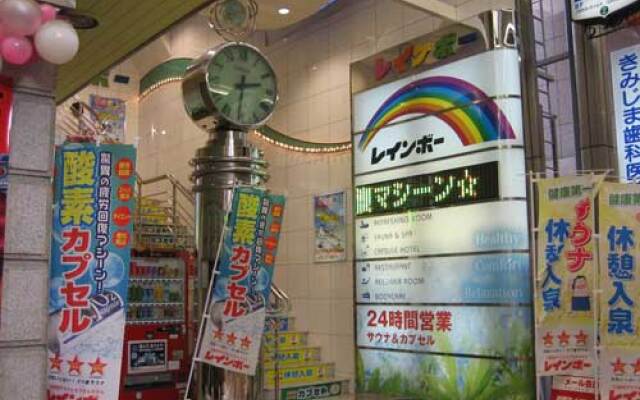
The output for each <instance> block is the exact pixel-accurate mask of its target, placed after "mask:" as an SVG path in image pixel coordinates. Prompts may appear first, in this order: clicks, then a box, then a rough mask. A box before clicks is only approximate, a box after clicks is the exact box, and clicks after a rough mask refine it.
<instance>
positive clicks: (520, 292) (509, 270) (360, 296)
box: [356, 253, 531, 304]
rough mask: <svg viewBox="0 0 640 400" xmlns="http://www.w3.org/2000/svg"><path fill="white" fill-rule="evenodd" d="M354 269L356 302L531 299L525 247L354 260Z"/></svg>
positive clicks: (482, 301)
mask: <svg viewBox="0 0 640 400" xmlns="http://www.w3.org/2000/svg"><path fill="white" fill-rule="evenodd" d="M452 268H455V274H452V273H451V270H452ZM356 270H357V271H358V273H357V275H358V277H359V279H358V281H357V282H356V299H357V301H358V303H360V304H365V303H419V304H426V303H431V304H443V303H458V304H486V303H495V304H518V303H529V302H530V301H531V290H530V280H531V278H530V276H529V254H527V253H511V254H479V255H472V256H447V257H428V258H408V259H407V258H405V259H395V260H378V261H358V262H357V263H356Z"/></svg>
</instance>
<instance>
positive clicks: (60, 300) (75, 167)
mask: <svg viewBox="0 0 640 400" xmlns="http://www.w3.org/2000/svg"><path fill="white" fill-rule="evenodd" d="M135 159H136V153H135V149H134V148H133V146H128V145H120V144H118V145H102V146H96V145H95V144H93V143H82V144H80V143H78V144H74V143H68V144H64V145H63V146H62V147H60V148H58V149H57V151H56V160H55V162H56V164H55V165H56V167H55V170H56V175H55V181H54V210H53V232H52V235H53V238H52V246H51V266H50V284H49V286H50V292H49V333H48V338H47V349H48V357H47V358H48V381H49V383H48V396H49V398H50V399H66V398H76V399H78V398H84V399H96V400H115V399H117V398H118V393H119V390H120V368H121V363H122V350H123V340H124V324H125V310H126V308H127V304H126V301H127V286H128V278H129V258H130V253H131V241H132V226H133V221H132V216H133V214H134V211H135V198H134V196H133V188H134V186H135Z"/></svg>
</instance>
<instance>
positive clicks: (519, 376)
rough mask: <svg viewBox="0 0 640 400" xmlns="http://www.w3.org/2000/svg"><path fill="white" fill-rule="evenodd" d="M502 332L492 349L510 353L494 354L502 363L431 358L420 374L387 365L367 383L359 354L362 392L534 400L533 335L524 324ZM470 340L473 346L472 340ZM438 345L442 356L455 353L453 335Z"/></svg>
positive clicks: (428, 399)
mask: <svg viewBox="0 0 640 400" xmlns="http://www.w3.org/2000/svg"><path fill="white" fill-rule="evenodd" d="M496 331H498V332H501V333H502V334H496V335H495V336H494V337H493V345H492V346H491V347H492V348H493V349H497V348H501V349H506V350H505V351H503V352H502V354H500V352H498V351H492V352H490V353H492V354H495V355H496V356H498V357H503V358H502V359H481V358H469V359H460V358H456V357H448V356H426V357H424V358H423V359H422V360H421V362H420V364H419V371H418V372H417V374H415V375H413V374H407V373H406V372H403V371H402V369H401V368H398V366H397V365H391V363H390V362H388V361H385V362H384V363H383V365H382V366H381V367H379V368H375V369H374V370H372V371H370V375H369V377H368V379H367V377H366V376H365V375H366V373H365V366H364V361H363V358H362V354H361V353H360V352H358V355H357V367H356V368H357V380H358V384H357V387H358V391H359V392H367V393H378V394H384V395H392V396H404V397H409V398H414V399H420V400H423V399H424V400H432V399H433V400H436V399H437V400H496V399H501V400H503V399H504V400H532V399H533V398H534V367H533V361H532V344H531V336H530V331H529V330H528V329H526V327H525V326H523V325H522V323H520V322H514V323H512V325H511V326H510V327H509V329H505V330H502V329H498V330H496ZM467 339H468V338H467ZM468 340H469V341H468V343H471V341H470V340H471V339H468ZM436 341H437V342H438V343H439V346H438V351H439V352H442V353H454V351H453V348H452V345H451V341H450V340H449V338H448V337H446V336H444V335H439V336H438V337H437V338H436ZM505 345H506V346H505ZM485 351H486V349H485Z"/></svg>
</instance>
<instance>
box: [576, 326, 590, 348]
mask: <svg viewBox="0 0 640 400" xmlns="http://www.w3.org/2000/svg"><path fill="white" fill-rule="evenodd" d="M575 337H576V344H577V345H579V346H586V345H587V338H588V337H589V335H587V334H586V333H584V332H583V331H582V329H580V332H578V334H577V335H575Z"/></svg>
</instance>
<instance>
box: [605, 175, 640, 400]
mask: <svg viewBox="0 0 640 400" xmlns="http://www.w3.org/2000/svg"><path fill="white" fill-rule="evenodd" d="M599 206H600V208H599V212H600V214H599V215H600V218H599V219H600V223H599V226H600V282H601V283H600V287H601V289H602V297H601V306H600V338H601V346H602V351H601V364H600V365H601V369H600V370H601V386H600V387H601V394H602V396H603V398H605V399H631V400H635V399H640V334H639V333H640V331H639V328H640V304H638V303H639V302H640V298H639V297H638V294H639V293H640V284H639V283H638V276H637V272H636V269H637V268H636V265H637V262H638V249H639V246H638V243H637V241H638V239H639V235H638V233H639V232H640V185H629V184H621V183H605V184H603V185H602V189H601V190H600V201H599Z"/></svg>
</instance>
